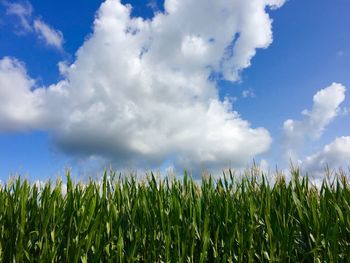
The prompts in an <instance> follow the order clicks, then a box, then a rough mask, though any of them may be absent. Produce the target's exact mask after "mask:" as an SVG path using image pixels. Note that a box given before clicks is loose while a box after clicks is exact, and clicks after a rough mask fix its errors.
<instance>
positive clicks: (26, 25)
mask: <svg viewBox="0 0 350 263" xmlns="http://www.w3.org/2000/svg"><path fill="white" fill-rule="evenodd" d="M3 4H4V5H5V7H6V14H7V15H14V16H17V17H18V18H19V20H20V23H21V26H22V28H23V30H24V31H25V32H29V31H32V26H31V16H32V12H33V8H32V6H31V4H30V3H29V2H27V1H24V2H22V3H20V2H17V3H10V2H3Z"/></svg>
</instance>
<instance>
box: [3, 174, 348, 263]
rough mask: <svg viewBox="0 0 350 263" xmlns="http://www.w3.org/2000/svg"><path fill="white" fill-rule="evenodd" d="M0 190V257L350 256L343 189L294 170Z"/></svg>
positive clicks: (343, 182) (341, 183)
mask: <svg viewBox="0 0 350 263" xmlns="http://www.w3.org/2000/svg"><path fill="white" fill-rule="evenodd" d="M291 174H292V177H291V180H290V181H287V180H286V179H285V178H284V177H281V176H280V177H278V178H277V179H276V181H275V182H274V183H273V184H272V183H270V182H268V180H267V179H266V177H265V176H264V175H260V176H259V175H246V176H243V177H242V178H240V179H236V176H235V174H234V173H233V172H229V173H228V174H226V175H225V176H223V177H222V178H220V179H213V178H212V177H207V178H203V179H202V181H201V182H195V181H194V180H193V179H192V178H191V177H190V176H187V174H186V173H185V174H184V176H183V178H182V179H181V180H180V179H176V178H172V179H169V178H167V177H166V178H163V179H160V178H158V177H156V176H154V175H153V174H150V175H149V176H148V177H147V179H146V180H143V181H140V180H136V179H135V177H133V176H130V177H127V178H126V177H122V176H120V175H117V174H116V173H115V172H113V171H111V172H110V173H107V172H106V173H105V174H104V176H103V180H101V182H99V181H93V180H90V181H89V182H87V183H84V184H81V183H74V182H73V180H72V179H71V177H70V175H69V173H68V174H67V177H66V186H67V187H66V190H64V191H63V183H62V181H60V180H58V181H57V182H56V183H55V184H52V183H50V182H48V183H46V185H44V186H42V187H38V186H36V185H35V184H30V183H29V182H28V181H27V180H21V179H20V178H17V179H14V180H9V182H7V183H6V184H5V185H3V186H1V187H0V262H6V263H7V262H9V263H10V262H12V263H13V262H45V263H46V262H349V261H350V243H349V242H350V187H349V182H348V180H347V179H346V176H345V175H344V174H343V173H341V174H338V176H337V177H336V179H334V180H333V181H332V182H327V181H326V180H325V181H324V182H323V184H322V186H320V187H318V188H316V187H315V186H313V185H312V184H311V183H310V181H309V179H308V177H307V176H305V177H304V176H301V175H300V172H299V171H298V170H297V169H296V170H293V171H292V172H291Z"/></svg>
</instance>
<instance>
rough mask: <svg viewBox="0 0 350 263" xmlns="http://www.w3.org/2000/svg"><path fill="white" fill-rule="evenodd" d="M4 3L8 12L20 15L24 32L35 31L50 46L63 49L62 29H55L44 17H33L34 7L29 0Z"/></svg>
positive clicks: (8, 13)
mask: <svg viewBox="0 0 350 263" xmlns="http://www.w3.org/2000/svg"><path fill="white" fill-rule="evenodd" d="M2 4H3V5H4V6H5V7H6V14H7V15H13V16H16V17H18V19H19V21H20V26H21V31H19V33H20V34H22V33H29V32H34V33H36V34H37V36H38V38H39V39H42V40H43V41H44V42H45V43H46V44H47V45H48V46H51V47H54V48H57V49H58V50H62V49H63V47H62V45H63V42H64V38H63V34H62V32H61V31H59V30H57V29H54V28H53V27H51V26H50V25H48V24H47V23H45V22H44V21H43V20H42V19H39V18H34V17H33V7H32V5H31V4H30V3H29V2H28V1H19V2H13V3H10V2H7V1H4V2H2Z"/></svg>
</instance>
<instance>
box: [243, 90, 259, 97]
mask: <svg viewBox="0 0 350 263" xmlns="http://www.w3.org/2000/svg"><path fill="white" fill-rule="evenodd" d="M242 97H243V98H244V99H247V98H255V97H256V95H255V93H254V91H253V90H252V89H246V90H243V91H242Z"/></svg>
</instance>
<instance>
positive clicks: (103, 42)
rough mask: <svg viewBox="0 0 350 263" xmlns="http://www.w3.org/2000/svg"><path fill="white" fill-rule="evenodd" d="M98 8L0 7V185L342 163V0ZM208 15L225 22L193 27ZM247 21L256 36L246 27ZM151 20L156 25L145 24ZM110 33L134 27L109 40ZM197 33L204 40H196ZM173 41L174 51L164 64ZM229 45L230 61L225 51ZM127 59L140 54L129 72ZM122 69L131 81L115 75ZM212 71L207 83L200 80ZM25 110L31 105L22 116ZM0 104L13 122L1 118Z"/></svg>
mask: <svg viewBox="0 0 350 263" xmlns="http://www.w3.org/2000/svg"><path fill="white" fill-rule="evenodd" d="M106 2H109V3H103V2H102V1H82V0H77V1H54V2H52V1H39V0H32V1H11V2H10V1H0V3H1V4H0V60H2V62H3V65H2V68H0V74H2V75H0V105H1V104H3V105H5V106H3V107H0V118H2V119H3V120H1V119H0V179H1V180H6V178H8V176H9V175H10V174H11V173H17V172H19V173H22V174H29V177H30V178H35V179H43V178H48V177H51V176H54V175H55V174H57V173H58V172H61V173H62V171H63V170H64V168H65V167H73V170H74V171H75V172H76V173H89V171H96V169H97V170H98V169H100V168H101V167H105V166H109V165H110V164H112V165H113V167H117V168H129V167H137V168H143V169H144V168H157V167H161V168H167V167H168V166H171V167H174V168H175V169H178V170H181V169H182V168H183V167H191V169H193V170H196V169H197V170H199V169H202V168H209V169H212V170H217V169H220V168H222V169H224V168H226V166H228V165H229V166H233V167H238V168H239V167H244V166H245V165H246V164H247V163H249V161H251V160H252V159H253V158H254V159H255V160H257V161H258V162H260V161H261V160H263V161H262V165H264V166H265V165H266V164H268V165H270V166H271V167H274V166H275V165H276V164H278V165H279V166H282V167H283V166H286V165H287V164H288V158H289V157H290V158H292V159H293V160H294V161H296V162H299V163H300V165H301V166H304V167H305V169H306V170H310V171H315V174H316V173H317V172H318V171H320V169H322V168H323V167H322V166H323V165H324V164H325V163H328V164H330V165H333V166H334V167H336V166H339V165H348V164H349V163H348V160H350V158H348V157H349V156H350V153H349V151H350V150H349V149H350V137H349V136H350V124H349V123H350V116H349V114H348V111H349V110H350V100H349V98H348V94H347V93H346V91H345V90H346V89H348V88H349V87H350V27H349V26H348V25H350V17H349V16H348V12H347V10H350V2H349V1H347V0H335V1H326V0H321V1H317V3H316V2H315V1H301V0H290V1H287V2H285V3H283V1H278V0H272V1H266V4H265V5H264V6H261V7H257V6H258V4H256V7H255V6H253V7H251V6H247V7H246V6H245V3H244V1H243V0H242V1H239V0H236V1H233V0H231V1H222V3H221V4H215V1H209V0H208V1H206V2H208V4H205V5H204V4H203V6H204V7H203V10H201V8H202V7H201V6H202V5H199V1H195V0H188V1H177V2H179V3H180V4H178V6H176V5H175V4H174V3H175V2H176V1H171V0H169V1H167V2H168V3H167V4H166V5H165V6H164V3H163V1H157V2H156V1H149V2H147V1H122V3H121V4H120V3H119V2H118V1H116V0H110V1H106ZM185 2H186V3H185ZM255 2H256V1H255ZM258 2H259V1H258ZM126 4H130V5H131V6H132V11H131V14H125V12H126V13H127V11H125V10H126V9H125V5H126ZM101 5H102V7H101V10H102V11H100V12H99V13H98V14H97V13H96V12H98V10H99V8H100V6H101ZM206 5H207V6H210V7H211V9H209V10H206V9H204V8H205V6H206ZM216 5H222V6H216ZM260 5H261V4H260ZM195 6H197V7H198V8H197V7H196V8H194V7H195ZM233 6H235V8H236V9H234V8H233ZM121 7H123V8H124V9H123V8H121ZM216 7H217V8H218V10H226V11H227V14H226V16H227V20H225V18H222V21H217V24H214V26H210V19H208V21H207V23H206V19H200V18H201V17H202V16H203V17H205V16H206V15H207V16H208V17H211V16H213V17H214V16H215V15H216V14H215V11H212V10H216V9H215V8H216ZM271 7H272V8H271ZM197 9H198V10H199V11H198V10H197ZM226 11H225V12H226ZM109 12H111V13H112V14H110V13H109ZM113 12H114V13H113ZM220 12H222V11H220ZM253 12H257V13H256V17H255V18H256V20H257V21H258V23H259V25H262V26H261V28H260V26H258V27H254V26H252V25H251V21H250V19H251V17H253ZM254 14H255V13H254ZM267 15H268V16H269V17H270V18H271V19H272V20H271V21H273V22H272V23H271V21H270V20H269V19H266V16H267ZM138 17H142V18H144V20H142V21H143V22H140V21H139V22H137V21H138V20H137V18H138ZM154 17H158V18H159V24H156V23H153V24H152V25H149V24H147V22H145V21H153V22H154V20H155V19H154ZM223 17H224V16H223ZM237 17H239V19H237ZM179 18H180V20H181V23H183V26H182V28H178V26H177V22H176V21H179V20H178V19H179ZM197 18H198V19H197ZM113 19H114V20H115V21H114V20H113ZM152 19H153V20H152ZM240 19H241V20H240ZM197 20H198V21H197ZM94 21H95V26H94ZM96 21H97V22H98V21H100V22H101V23H100V24H99V23H97V24H96ZM135 21H136V22H135ZM231 21H232V22H231ZM240 21H245V22H240ZM109 23H111V24H109ZM200 23H201V24H200ZM225 23H228V24H227V25H229V26H226V27H227V30H226V28H225V25H226V24H225ZM230 23H231V24H232V25H233V26H232V28H231V27H230ZM235 23H237V24H235ZM240 23H241V24H240ZM119 25H121V26H129V27H130V28H131V30H135V31H134V32H133V33H132V34H127V33H125V31H124V33H125V34H124V35H122V34H121V32H120V31H118V30H117V29H116V28H117V27H118V26H119ZM147 26H149V28H151V29H149V28H148V27H147ZM215 26H216V28H215ZM187 27H188V29H187ZM211 27H213V28H211ZM223 27H224V29H223ZM157 30H158V31H157ZM230 30H231V31H230ZM255 30H256V32H255ZM269 30H271V32H272V35H269V33H268V31H269ZM216 31H218V32H219V33H217V32H216ZM118 34H119V35H118ZM206 34H213V35H215V39H214V38H213V39H212V40H210V41H209V37H207V39H208V41H207V42H203V39H204V40H205V38H204V36H207V35H206ZM227 36H231V39H230V38H229V37H227ZM234 36H236V40H235V41H234V42H232V41H233V40H234V39H235V38H234ZM245 36H246V38H244V37H245ZM251 36H253V37H251ZM254 36H261V38H260V39H258V38H257V37H254ZM150 39H151V40H150ZM261 39H262V40H261ZM240 41H241V42H242V44H241V47H239V45H240ZM261 41H262V42H261ZM177 42H178V43H180V44H181V46H180V47H179V48H180V49H181V52H182V53H181V52H180V54H177V55H174V54H172V50H174V48H177V46H176V43H177ZM212 42H213V43H212ZM211 43H212V44H211ZM225 43H227V44H225ZM180 44H179V45H180ZM134 45H135V47H134ZM211 45H212V46H211ZM225 45H226V46H225ZM129 47H130V48H129ZM229 47H233V48H234V50H233V52H231V53H233V54H234V55H232V56H229V55H225V54H227V52H226V51H227V50H228V48H229ZM261 47H264V48H261ZM220 48H221V49H222V48H224V49H223V51H224V52H221V51H220ZM79 49H80V50H81V51H79V52H80V53H79V52H78V53H77V51H78V50H79ZM138 49H140V50H141V49H142V50H143V52H144V55H143V56H144V58H140V57H141V56H140V57H139V59H140V61H141V62H140V61H137V62H135V65H134V64H132V65H129V64H128V63H129V61H133V60H132V59H133V57H132V56H133V54H134V53H135V52H136V51H137V50H138ZM176 50H177V49H176ZM208 50H209V51H208ZM225 50H226V51H225ZM251 51H256V54H251V55H247V54H250V52H251ZM198 52H199V53H198ZM220 52H221V53H220ZM225 52H226V53H225ZM174 53H175V51H174ZM128 56H129V57H128ZM5 58H7V60H5ZM203 58H204V59H203ZM223 61H224V62H223ZM247 61H248V62H249V63H248V64H250V65H248V64H246V62H247ZM59 62H63V63H61V73H60V70H59V67H58V63H59ZM89 63H90V64H91V65H95V66H90V64H89ZM123 63H126V64H127V65H128V66H127V68H128V69H127V70H126V69H124V67H123V65H124V64H123ZM126 64H125V65H126ZM62 65H63V66H62ZM72 65H73V66H72ZM133 65H134V66H133ZM164 65H165V66H164ZM163 68H165V69H164V71H162V69H163ZM208 68H209V69H210V71H209V70H208ZM114 70H115V72H116V75H118V76H114V73H113V72H114ZM67 72H68V73H67ZM87 72H89V73H87ZM117 72H118V73H117ZM134 72H137V73H135V74H139V75H137V76H139V77H137V78H135V79H134V78H131V77H130V78H127V77H124V76H128V77H129V75H130V76H133V75H132V74H134ZM144 72H146V73H147V74H146V73H144ZM213 72H214V73H215V76H220V77H216V78H215V79H214V80H212V81H209V80H208V79H209V75H210V74H212V73H213ZM206 74H207V78H206V77H205V76H206ZM147 76H151V77H150V78H148V77H147ZM193 76H198V78H194V77H193ZM13 78H18V81H12V79H13ZM95 80H96V81H95ZM1 81H2V82H1ZM31 81H33V83H34V84H33V83H32V84H28V83H30V82H31ZM138 81H141V82H142V84H140V83H139V82H138ZM183 81H185V82H186V83H187V84H183ZM22 82H25V83H27V82H28V83H27V84H23V83H22ZM9 83H11V84H9ZM129 83H132V84H133V85H134V86H128V85H129ZM144 83H147V85H146V84H144ZM332 83H337V84H333V85H332ZM15 85H18V86H20V85H24V86H23V87H22V86H21V87H20V88H18V90H17V87H14V86H15ZM26 85H27V86H26ZM50 85H51V86H50ZM135 85H136V86H137V85H140V86H138V87H135ZM53 86H55V87H56V90H60V92H61V91H62V90H63V91H62V94H63V93H64V92H66V90H67V92H68V94H69V96H68V97H69V98H67V97H64V96H63V95H62V97H58V95H57V94H56V93H57V92H56V93H55V91H53V92H52V91H51V90H53V88H52V87H53ZM50 87H51V88H50ZM50 89H51V90H50ZM11 90H12V92H13V94H11ZM35 90H39V91H42V90H49V91H48V92H47V94H46V95H40V94H39V95H38V94H37V93H39V92H37V93H36V94H35V95H33V94H34V91H35ZM89 90H90V91H91V90H93V96H92V97H88V95H87V94H89V92H90V91H89ZM99 90H100V91H101V90H103V91H104V92H103V93H102V92H100V93H99V92H98V91H99ZM146 91H147V92H148V93H147V92H146ZM21 92H22V93H23V94H22V93H21ZM216 92H217V93H218V94H219V95H218V97H216V95H215V93H216ZM317 92H319V93H318V94H320V95H319V96H318V97H319V99H318V100H317V99H316V101H315V99H314V101H313V96H314V95H315V94H317ZM19 93H20V94H19ZM2 94H5V95H2ZM6 94H7V95H6ZM9 94H10V95H9ZM17 94H19V95H18V98H19V99H18V100H16V97H17ZM77 94H78V95H77ZM106 94H107V95H106ZM56 95H57V96H56ZM148 95H149V96H150V97H148ZM75 96H77V97H75ZM85 97H86V99H85ZM177 97H179V98H177ZM21 98H22V100H21ZM80 98H84V99H80ZM97 98H98V99H97ZM142 98H144V100H142ZM225 98H226V101H227V103H226V104H225V103H224V102H223V101H225ZM28 101H30V103H29V102H28ZM38 101H43V105H40V106H38V107H39V108H36V107H37V106H36V104H37V103H38ZM27 102H28V103H27ZM101 102H102V104H104V103H106V105H107V106H106V107H104V106H101ZM27 104H28V106H26V105H27ZM164 104H166V105H164ZM17 105H24V106H17ZM33 105H34V106H33ZM153 105H154V106H153ZM158 105H159V107H158V108H160V109H163V108H162V107H164V109H163V110H157V106H158ZM13 107H15V108H16V107H17V108H19V110H18V112H19V113H18V114H21V115H15V114H14V113H9V112H10V110H9V109H13ZM140 109H141V110H140ZM180 109H181V111H180ZM305 109H307V110H308V112H309V114H302V113H301V112H302V111H303V110H305ZM177 110H179V112H177ZM15 111H16V110H15ZM233 111H234V112H235V113H234V114H233ZM90 112H92V113H90ZM96 112H100V113H101V115H98V114H97V113H96ZM162 113H164V114H163V115H161V114H162ZM16 114H17V113H16ZM31 114H33V115H31ZM96 114H97V115H96ZM128 114H130V116H131V117H130V118H129V117H128V118H126V116H129V115H128ZM191 114H192V115H191ZM76 116H78V117H76ZM101 116H105V117H101ZM72 118H74V121H72ZM76 118H78V121H77V120H76ZM95 118H96V121H92V120H95ZM288 119H290V120H292V121H291V122H289V124H288V123H287V122H286V121H287V120H288ZM242 122H244V124H242ZM112 123H113V125H112ZM114 123H115V124H114ZM148 123H151V125H149V124H148ZM193 123H194V124H193ZM195 124H196V125H195ZM284 124H285V125H284ZM287 124H288V125H287ZM194 125H195V126H194ZM215 125H218V126H217V127H215ZM247 125H248V126H247ZM103 126H105V127H106V128H103ZM181 126H182V127H181ZM291 126H292V127H293V131H291V130H290V129H289V128H290V127H291ZM62 127H63V128H62ZM122 127H123V128H122ZM129 127H134V130H130V131H129ZM152 127H154V128H152ZM258 127H261V129H258ZM136 131H137V132H136ZM172 131H173V132H172ZM239 138H243V139H242V140H243V141H241V140H240V139H239ZM244 140H245V141H244ZM181 145H183V146H181ZM196 149H198V151H197V150H196Z"/></svg>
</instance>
